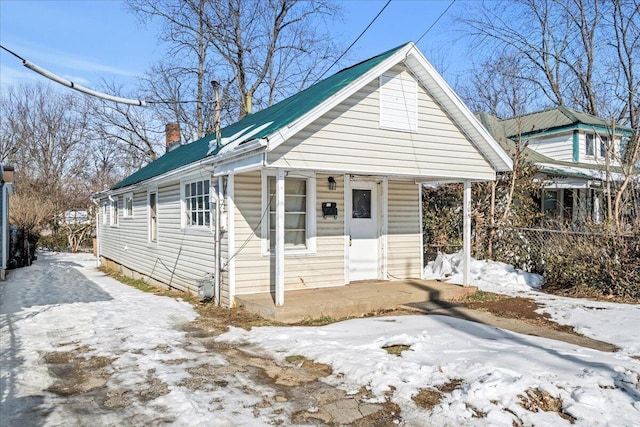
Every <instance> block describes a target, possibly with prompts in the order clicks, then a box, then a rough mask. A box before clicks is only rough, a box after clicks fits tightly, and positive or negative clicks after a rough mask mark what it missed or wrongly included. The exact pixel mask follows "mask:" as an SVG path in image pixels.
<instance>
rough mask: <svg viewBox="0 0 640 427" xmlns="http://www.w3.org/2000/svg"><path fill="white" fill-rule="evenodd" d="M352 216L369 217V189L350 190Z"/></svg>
mask: <svg viewBox="0 0 640 427" xmlns="http://www.w3.org/2000/svg"><path fill="white" fill-rule="evenodd" d="M352 199H353V209H352V214H351V216H352V217H353V218H371V190H356V189H354V190H352Z"/></svg>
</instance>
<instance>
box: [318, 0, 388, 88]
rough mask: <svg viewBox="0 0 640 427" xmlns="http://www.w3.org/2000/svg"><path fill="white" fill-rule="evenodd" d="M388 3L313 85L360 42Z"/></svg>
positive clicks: (386, 4)
mask: <svg viewBox="0 0 640 427" xmlns="http://www.w3.org/2000/svg"><path fill="white" fill-rule="evenodd" d="M389 3H391V0H388V1H387V3H385V5H384V6H383V7H382V9H380V12H378V14H377V15H376V16H375V18H373V19H372V20H371V22H369V25H367V28H365V29H364V30H362V32H361V33H360V35H359V36H358V37H357V38H356V39H355V40H354V41H353V43H351V44H350V45H349V47H348V48H347V49H346V50H345V51H344V52H342V55H340V56H339V57H338V59H336V60H335V61H333V64H331V66H330V67H329V68H327V69H326V70H324V71H323V72H322V74H320V77H318V78H317V79H316V81H314V82H313V84H316V83H318V81H320V79H322V77H324V75H325V74H327V72H328V71H329V70H330V69H332V68H333V66H334V65H336V64H337V63H338V61H340V60H341V59H342V57H343V56H345V55H346V54H347V52H349V50H350V49H351V48H352V47H353V45H355V44H356V43H357V42H358V40H360V38H361V37H362V36H363V35H364V33H366V32H367V30H368V29H369V27H371V26H372V25H373V23H374V22H376V19H378V17H379V16H380V15H381V14H382V12H384V10H385V9H386V8H387V6H389Z"/></svg>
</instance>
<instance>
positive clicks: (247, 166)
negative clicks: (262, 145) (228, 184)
mask: <svg viewBox="0 0 640 427" xmlns="http://www.w3.org/2000/svg"><path fill="white" fill-rule="evenodd" d="M263 159H264V156H263V153H262V151H259V152H257V153H252V154H251V155H246V156H242V157H240V158H236V159H234V160H233V161H228V162H225V163H222V164H216V165H215V166H214V174H213V176H222V175H228V174H230V173H241V172H249V171H253V170H260V169H262V165H263V162H262V161H263Z"/></svg>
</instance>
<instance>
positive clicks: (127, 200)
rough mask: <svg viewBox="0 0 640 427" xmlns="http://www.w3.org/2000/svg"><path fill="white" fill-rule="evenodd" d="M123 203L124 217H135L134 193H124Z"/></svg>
mask: <svg viewBox="0 0 640 427" xmlns="http://www.w3.org/2000/svg"><path fill="white" fill-rule="evenodd" d="M123 204H124V206H123V211H122V216H123V217H124V218H133V193H126V194H125V195H124V198H123Z"/></svg>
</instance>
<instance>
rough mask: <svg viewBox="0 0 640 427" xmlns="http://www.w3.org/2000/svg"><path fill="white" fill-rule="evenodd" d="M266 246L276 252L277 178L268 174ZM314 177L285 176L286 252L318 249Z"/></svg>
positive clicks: (264, 197)
mask: <svg viewBox="0 0 640 427" xmlns="http://www.w3.org/2000/svg"><path fill="white" fill-rule="evenodd" d="M263 191H264V194H263V202H264V205H263V207H264V209H263V212H265V213H266V212H268V215H265V218H264V220H263V221H264V222H263V224H264V225H263V235H264V236H265V237H266V245H264V246H263V249H264V250H265V251H266V252H268V253H273V252H274V251H275V246H276V178H275V176H266V185H265V186H264V188H263ZM314 205H315V178H313V177H307V176H287V177H286V178H285V180H284V250H285V252H287V253H296V252H303V253H304V252H314V251H315V210H314Z"/></svg>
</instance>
